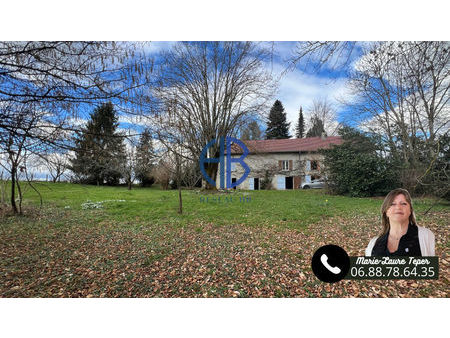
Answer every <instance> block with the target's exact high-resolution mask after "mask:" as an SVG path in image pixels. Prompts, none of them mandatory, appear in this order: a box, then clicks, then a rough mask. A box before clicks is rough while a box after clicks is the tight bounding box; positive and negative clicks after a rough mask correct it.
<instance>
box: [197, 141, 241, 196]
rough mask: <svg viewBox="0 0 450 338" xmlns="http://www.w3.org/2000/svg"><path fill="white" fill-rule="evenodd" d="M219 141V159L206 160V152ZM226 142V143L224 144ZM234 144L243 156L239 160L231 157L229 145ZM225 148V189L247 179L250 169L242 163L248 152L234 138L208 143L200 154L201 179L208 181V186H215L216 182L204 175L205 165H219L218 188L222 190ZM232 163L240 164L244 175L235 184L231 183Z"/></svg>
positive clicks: (223, 184)
mask: <svg viewBox="0 0 450 338" xmlns="http://www.w3.org/2000/svg"><path fill="white" fill-rule="evenodd" d="M217 141H219V147H220V157H219V158H207V155H206V154H207V151H208V149H209V148H211V147H212V146H213V145H214V144H216V142H217ZM225 142H226V143H225ZM232 143H235V144H237V145H239V146H240V147H241V149H242V151H243V154H242V155H241V157H239V158H232V157H231V144H232ZM225 146H226V147H227V163H226V166H227V169H226V173H227V185H226V187H227V188H228V189H230V188H234V187H237V186H238V185H239V184H241V183H242V182H244V180H245V179H246V178H247V176H248V175H249V174H250V168H249V166H248V165H247V163H245V162H244V158H245V157H246V156H247V155H248V153H249V151H248V149H247V147H246V146H245V144H244V143H243V142H242V141H241V140H238V139H236V138H234V137H229V136H227V137H223V136H222V137H220V138H218V139H214V140H211V141H209V142H208V144H207V145H206V146H205V147H204V148H203V150H202V153H201V154H200V170H201V172H202V175H203V177H204V178H205V180H206V181H208V183H209V184H211V185H213V186H215V185H216V182H214V180H213V179H212V178H211V177H210V176H209V175H208V174H207V173H206V170H205V163H219V166H220V188H221V189H223V188H224V186H225V161H224V159H225V154H224V149H225ZM232 163H240V164H241V166H242V168H244V174H243V175H242V176H241V178H239V179H238V180H237V181H236V182H235V183H232V182H231V164H232Z"/></svg>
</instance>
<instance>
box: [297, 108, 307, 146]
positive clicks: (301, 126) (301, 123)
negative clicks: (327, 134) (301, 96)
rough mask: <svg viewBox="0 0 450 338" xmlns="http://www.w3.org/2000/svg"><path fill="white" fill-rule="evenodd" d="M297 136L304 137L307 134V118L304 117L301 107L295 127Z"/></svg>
mask: <svg viewBox="0 0 450 338" xmlns="http://www.w3.org/2000/svg"><path fill="white" fill-rule="evenodd" d="M295 136H296V137H297V138H303V137H304V136H305V119H304V118H303V109H302V107H300V112H299V114H298V121H297V126H296V127H295Z"/></svg>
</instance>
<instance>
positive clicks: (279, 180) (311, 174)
mask: <svg viewBox="0 0 450 338" xmlns="http://www.w3.org/2000/svg"><path fill="white" fill-rule="evenodd" d="M342 142H343V141H342V139H341V137H339V136H330V137H325V136H322V137H308V138H300V139H298V138H293V139H281V140H255V141H244V143H245V145H246V146H247V148H248V149H249V152H250V153H249V154H248V156H247V157H246V158H245V159H244V161H245V163H247V165H248V166H249V167H250V174H249V176H248V177H247V178H246V179H245V181H244V182H243V183H241V184H240V185H239V186H238V187H237V189H245V190H260V189H261V188H262V187H261V186H262V185H264V184H267V183H266V182H270V184H271V188H272V189H277V190H285V189H299V188H300V185H301V183H303V182H311V180H313V179H317V178H320V177H321V176H322V171H321V168H322V167H323V155H321V154H319V152H318V151H319V149H326V148H329V147H331V146H332V145H338V144H341V143H342ZM231 152H232V157H235V158H239V157H240V155H242V153H243V152H242V149H240V147H238V146H235V147H232V150H231ZM219 170H220V169H219ZM243 173H244V169H243V168H242V166H241V165H240V164H239V163H232V166H231V175H232V177H231V181H232V182H236V181H237V180H238V179H239V178H240V177H242V175H243ZM225 175H226V173H225ZM219 177H220V172H218V175H217V180H216V186H217V188H219V187H220V179H219ZM225 182H226V176H225ZM235 189H236V188H235Z"/></svg>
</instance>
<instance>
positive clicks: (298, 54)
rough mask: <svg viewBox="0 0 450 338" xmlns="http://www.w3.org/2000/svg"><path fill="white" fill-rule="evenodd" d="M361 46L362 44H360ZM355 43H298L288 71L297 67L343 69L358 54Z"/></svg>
mask: <svg viewBox="0 0 450 338" xmlns="http://www.w3.org/2000/svg"><path fill="white" fill-rule="evenodd" d="M360 44H361V43H360ZM357 47H358V43H357V42H355V41H302V42H298V43H297V44H296V46H295V48H294V49H293V50H292V52H291V56H290V57H289V58H288V66H287V70H292V69H294V68H296V67H300V68H304V69H307V68H308V69H312V70H313V71H319V70H321V69H323V68H325V67H327V68H330V69H343V68H345V67H346V66H348V65H349V64H350V63H351V62H352V60H353V58H354V57H355V55H356V54H357V49H358V48H357Z"/></svg>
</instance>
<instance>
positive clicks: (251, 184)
mask: <svg viewBox="0 0 450 338" xmlns="http://www.w3.org/2000/svg"><path fill="white" fill-rule="evenodd" d="M248 190H255V181H254V178H253V177H250V178H249V179H248Z"/></svg>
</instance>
